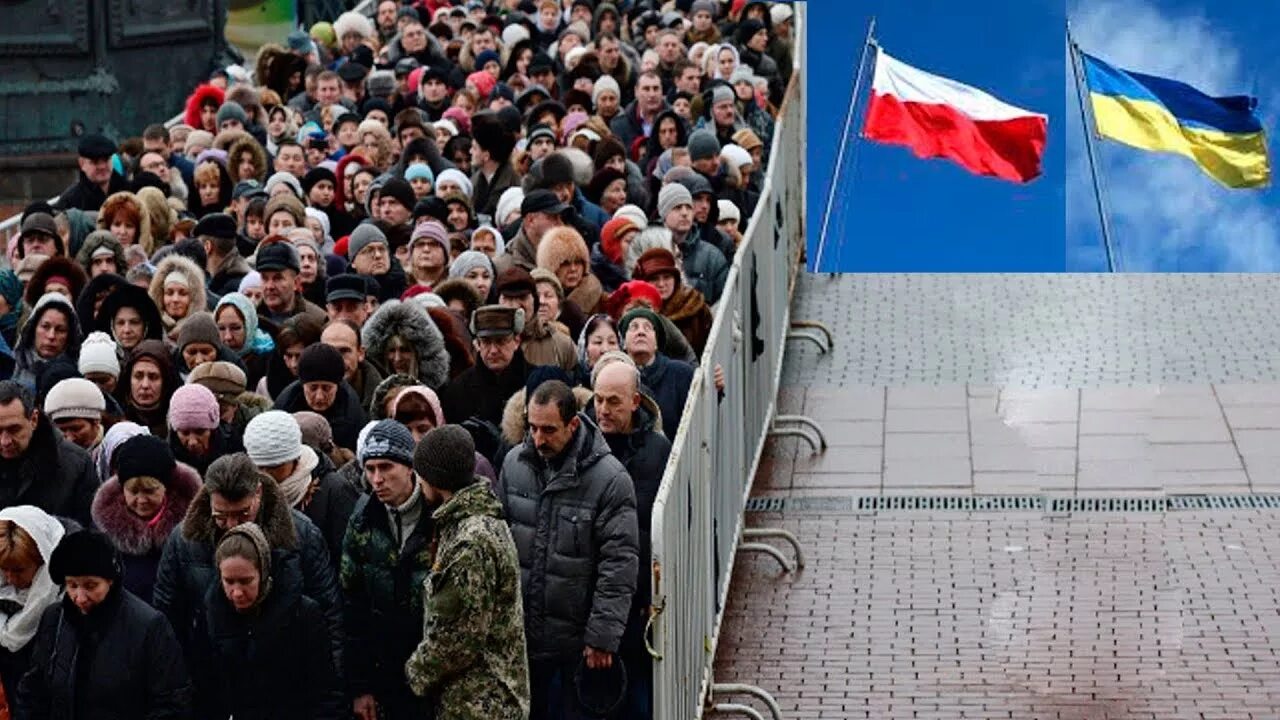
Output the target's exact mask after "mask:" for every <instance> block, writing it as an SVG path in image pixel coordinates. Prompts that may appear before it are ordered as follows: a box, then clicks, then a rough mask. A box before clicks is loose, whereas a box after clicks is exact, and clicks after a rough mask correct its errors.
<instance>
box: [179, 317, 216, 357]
mask: <svg viewBox="0 0 1280 720" xmlns="http://www.w3.org/2000/svg"><path fill="white" fill-rule="evenodd" d="M192 343H205V344H207V345H212V346H213V347H214V349H215V350H216V349H217V347H218V345H219V343H220V338H219V337H218V324H217V323H216V322H214V319H213V313H211V312H208V311H202V312H198V313H195V314H194V315H192V316H191V317H189V318H187V319H186V320H183V321H182V325H180V326H179V327H178V351H179V352H181V351H182V350H183V349H185V348H186V347H187V346H188V345H191V344H192Z"/></svg>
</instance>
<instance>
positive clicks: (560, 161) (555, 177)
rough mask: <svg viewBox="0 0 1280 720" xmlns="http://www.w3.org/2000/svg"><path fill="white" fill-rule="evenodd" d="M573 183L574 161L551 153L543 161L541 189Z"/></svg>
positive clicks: (539, 185) (559, 154) (539, 184)
mask: <svg viewBox="0 0 1280 720" xmlns="http://www.w3.org/2000/svg"><path fill="white" fill-rule="evenodd" d="M571 182H573V161H572V160H570V159H569V158H568V157H567V156H565V155H563V154H561V153H551V154H550V155H548V156H547V157H545V158H543V160H542V182H540V183H538V187H539V188H543V189H550V188H553V187H555V186H556V185H559V184H561V183H571Z"/></svg>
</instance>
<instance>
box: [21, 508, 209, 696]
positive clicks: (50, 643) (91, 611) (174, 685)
mask: <svg viewBox="0 0 1280 720" xmlns="http://www.w3.org/2000/svg"><path fill="white" fill-rule="evenodd" d="M49 573H50V575H51V576H52V577H53V581H54V582H56V583H58V584H60V585H62V586H63V588H64V590H65V592H66V594H65V595H64V597H63V598H62V602H60V603H58V604H57V605H54V606H51V607H49V608H48V609H46V610H45V613H44V616H43V617H42V618H41V620H40V630H39V634H38V636H37V640H36V642H35V649H34V650H33V651H32V654H31V672H28V673H27V674H26V675H25V676H24V677H23V678H22V682H21V683H19V686H18V697H17V710H18V713H17V714H18V717H30V718H54V717H119V718H126V717H128V718H185V717H189V716H190V714H191V683H190V680H189V679H188V676H187V669H186V663H185V662H183V655H182V647H181V646H179V645H178V640H177V638H176V637H175V636H174V634H173V629H172V628H171V627H170V626H169V622H168V620H166V619H165V617H164V616H163V615H161V614H160V612H159V611H157V610H154V609H153V608H152V607H151V606H150V605H147V603H146V602H144V601H143V600H141V599H139V598H138V596H136V595H134V594H133V593H131V592H129V591H128V590H127V589H125V588H124V587H123V585H122V584H121V574H120V559H119V558H118V557H117V556H116V552H115V548H113V547H112V546H111V541H110V540H108V539H107V538H106V537H104V536H103V535H101V534H99V533H97V532H94V531H91V530H81V531H78V532H74V533H71V534H69V535H66V536H65V537H63V538H62V542H60V543H58V547H57V548H56V549H54V551H53V555H52V557H51V558H50V560H49Z"/></svg>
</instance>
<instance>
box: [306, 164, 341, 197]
mask: <svg viewBox="0 0 1280 720" xmlns="http://www.w3.org/2000/svg"><path fill="white" fill-rule="evenodd" d="M321 180H328V181H329V184H330V185H333V186H334V187H337V186H338V176H336V175H334V174H333V171H332V170H330V169H329V168H323V167H316V168H311V169H310V170H308V171H307V174H306V175H304V176H303V177H302V192H304V193H307V194H308V195H309V194H311V188H313V187H315V186H316V183H318V182H320V181H321Z"/></svg>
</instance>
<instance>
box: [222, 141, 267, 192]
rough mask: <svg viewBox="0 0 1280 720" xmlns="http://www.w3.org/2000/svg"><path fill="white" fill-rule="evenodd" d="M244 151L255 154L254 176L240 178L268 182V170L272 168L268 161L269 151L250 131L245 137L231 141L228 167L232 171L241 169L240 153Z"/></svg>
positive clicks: (228, 150)
mask: <svg viewBox="0 0 1280 720" xmlns="http://www.w3.org/2000/svg"><path fill="white" fill-rule="evenodd" d="M243 152H248V153H249V154H250V155H252V156H253V177H252V178H243V177H242V178H240V180H249V179H253V180H257V181H258V182H266V181H267V170H268V169H270V165H269V164H268V161H267V151H266V150H264V149H263V148H262V145H260V144H258V141H257V140H255V139H254V138H253V136H252V135H249V134H248V133H245V135H244V137H241V138H240V139H238V140H236V141H235V142H233V143H231V147H229V148H227V169H228V170H229V171H230V172H232V173H234V172H236V171H237V170H238V169H239V167H238V166H239V164H240V154H241V153H243Z"/></svg>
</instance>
